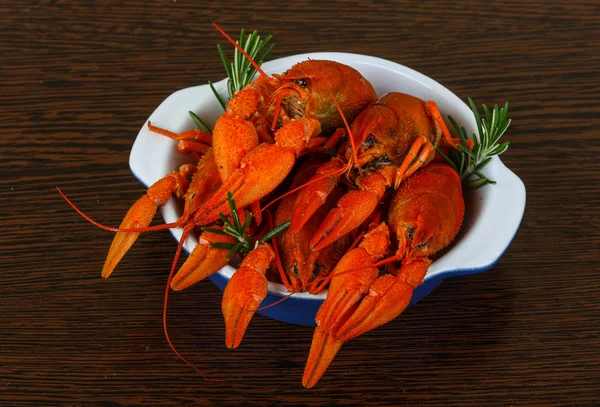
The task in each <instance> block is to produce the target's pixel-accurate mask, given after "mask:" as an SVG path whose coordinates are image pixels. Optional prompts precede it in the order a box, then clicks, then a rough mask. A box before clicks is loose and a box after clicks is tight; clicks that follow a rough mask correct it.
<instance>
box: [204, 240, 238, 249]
mask: <svg viewBox="0 0 600 407" xmlns="http://www.w3.org/2000/svg"><path fill="white" fill-rule="evenodd" d="M210 247H212V248H215V249H231V248H233V247H234V244H233V243H226V242H214V243H211V244H210Z"/></svg>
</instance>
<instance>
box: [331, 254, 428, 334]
mask: <svg viewBox="0 0 600 407" xmlns="http://www.w3.org/2000/svg"><path fill="white" fill-rule="evenodd" d="M430 263H431V261H430V260H428V259H426V258H422V259H421V258H419V259H415V260H412V261H411V260H409V261H405V264H403V266H402V268H401V269H400V271H399V273H398V276H393V275H391V274H386V275H384V276H381V277H379V278H378V279H377V280H375V282H373V284H371V288H370V289H369V295H368V296H366V297H365V298H364V299H363V300H362V302H361V303H360V305H359V306H358V309H357V310H356V311H355V312H354V314H352V316H351V317H350V318H348V320H347V321H346V322H345V323H344V324H343V325H342V326H341V327H340V329H339V330H338V334H337V337H338V339H339V340H341V341H348V340H350V339H352V338H356V337H357V336H359V335H362V334H364V333H366V332H368V331H370V330H372V329H375V328H377V327H379V326H381V325H383V324H386V323H388V322H390V321H391V320H393V319H394V318H396V317H397V316H398V315H400V314H401V313H402V312H403V311H404V310H405V309H406V307H408V304H409V303H410V299H411V298H412V293H413V290H414V289H415V288H416V287H417V286H419V285H420V284H421V283H422V282H423V279H424V278H425V273H426V272H427V268H428V267H429V264H430Z"/></svg>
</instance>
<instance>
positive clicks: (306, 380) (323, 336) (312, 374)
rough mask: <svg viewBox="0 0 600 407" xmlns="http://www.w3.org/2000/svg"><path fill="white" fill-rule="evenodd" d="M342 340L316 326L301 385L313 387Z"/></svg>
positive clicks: (308, 387)
mask: <svg viewBox="0 0 600 407" xmlns="http://www.w3.org/2000/svg"><path fill="white" fill-rule="evenodd" d="M342 344H343V341H340V340H339V339H336V337H335V335H334V334H332V333H331V332H329V331H327V330H325V329H323V328H321V327H319V326H317V327H316V328H315V333H314V335H313V340H312V344H311V345H310V352H309V355H308V360H307V361H306V367H305V368H304V374H303V375H302V386H304V387H305V388H307V389H310V388H311V387H313V386H314V385H315V384H317V382H318V381H319V379H321V376H323V374H324V373H325V371H326V370H327V368H328V367H329V365H330V364H331V362H332V361H333V358H335V355H336V354H337V353H338V351H339V350H340V348H341V347H342Z"/></svg>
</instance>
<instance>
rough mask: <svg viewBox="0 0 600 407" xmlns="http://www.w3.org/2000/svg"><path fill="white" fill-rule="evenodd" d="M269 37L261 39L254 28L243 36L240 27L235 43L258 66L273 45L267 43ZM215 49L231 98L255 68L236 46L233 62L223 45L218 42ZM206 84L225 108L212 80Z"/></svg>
mask: <svg viewBox="0 0 600 407" xmlns="http://www.w3.org/2000/svg"><path fill="white" fill-rule="evenodd" d="M271 38H272V36H271V35H268V36H267V37H266V38H264V39H262V40H261V39H260V35H258V31H256V30H254V31H253V32H252V33H251V34H248V35H247V36H245V31H244V29H242V30H241V31H240V39H239V41H237V43H238V44H239V45H240V47H242V49H243V50H244V51H246V53H247V54H248V55H250V57H251V58H252V59H253V60H254V61H255V62H256V63H257V64H258V66H260V65H262V63H263V62H264V60H265V58H266V57H267V55H268V54H269V52H271V50H272V49H273V47H274V46H275V44H269V41H271ZM217 50H218V51H219V55H220V56H221V61H223V66H224V67H225V72H226V73H227V77H228V78H229V80H228V81H227V90H228V92H229V97H230V98H231V97H232V96H233V95H234V93H235V92H237V91H239V90H241V89H243V88H244V87H245V86H246V85H247V84H248V83H250V81H251V80H252V78H254V74H255V73H256V69H255V68H254V66H252V64H251V63H250V61H248V60H247V59H246V57H244V55H243V54H242V53H241V52H240V51H239V50H238V49H237V48H235V50H234V51H233V62H229V59H228V58H227V56H226V55H225V52H224V51H223V47H221V45H220V44H218V45H217ZM208 84H209V85H210V88H211V89H212V91H213V93H214V94H215V96H216V98H217V100H218V101H219V103H220V104H221V106H223V109H225V101H224V100H223V99H222V98H221V96H220V95H219V93H218V92H217V90H216V89H215V87H214V86H213V84H212V82H208Z"/></svg>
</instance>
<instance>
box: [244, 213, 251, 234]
mask: <svg viewBox="0 0 600 407" xmlns="http://www.w3.org/2000/svg"><path fill="white" fill-rule="evenodd" d="M251 221H252V212H250V213H249V214H248V216H246V220H245V221H244V224H243V225H242V232H244V231H245V230H246V228H247V227H248V225H250V222H251Z"/></svg>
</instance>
